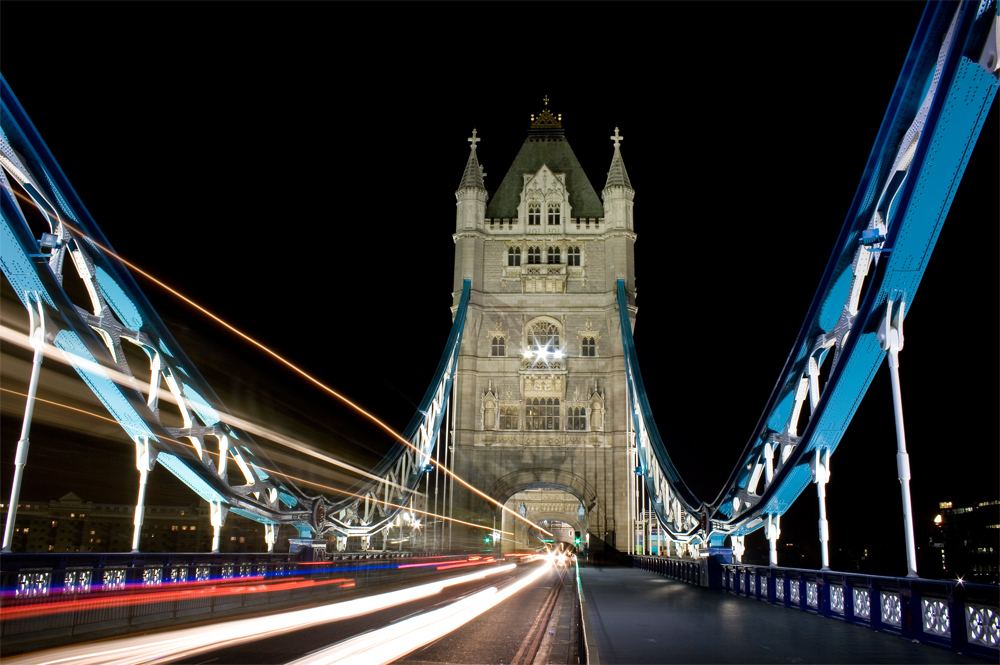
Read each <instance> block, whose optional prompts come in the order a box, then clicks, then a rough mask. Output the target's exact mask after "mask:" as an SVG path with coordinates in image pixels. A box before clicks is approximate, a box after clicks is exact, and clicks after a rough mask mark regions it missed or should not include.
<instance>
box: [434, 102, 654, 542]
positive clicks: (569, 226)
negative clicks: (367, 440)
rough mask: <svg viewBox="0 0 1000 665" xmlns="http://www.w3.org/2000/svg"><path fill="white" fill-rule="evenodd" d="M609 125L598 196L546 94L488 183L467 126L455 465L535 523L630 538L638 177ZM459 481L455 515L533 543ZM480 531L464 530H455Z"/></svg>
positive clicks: (461, 192)
mask: <svg viewBox="0 0 1000 665" xmlns="http://www.w3.org/2000/svg"><path fill="white" fill-rule="evenodd" d="M611 139H612V141H613V143H614V148H613V154H612V158H611V167H610V169H609V171H608V176H607V181H606V183H605V187H604V190H603V192H602V196H601V197H600V198H599V197H598V194H597V192H596V191H595V190H594V187H593V185H591V183H590V180H589V179H588V178H587V175H586V174H585V173H584V171H583V168H582V167H581V165H580V162H579V160H578V159H577V157H576V155H575V154H574V153H573V150H572V148H571V147H570V144H569V142H568V141H567V139H566V135H565V132H564V130H563V127H562V122H561V115H555V114H553V113H552V112H551V111H550V110H549V107H548V99H547V98H546V100H545V108H544V109H543V110H542V112H541V113H540V114H538V115H536V116H532V123H531V127H530V129H529V130H528V136H527V138H526V139H525V141H524V144H523V145H522V146H521V149H520V151H519V152H518V154H517V156H516V157H515V159H514V163H513V164H512V165H511V166H510V168H509V169H508V171H507V173H506V175H505V176H504V177H503V180H502V181H501V183H500V185H499V187H498V188H497V189H496V192H495V193H494V194H493V196H492V197H489V196H488V194H487V190H486V187H485V185H484V181H483V177H484V175H485V174H484V173H483V169H482V167H481V166H480V164H479V160H478V157H477V144H478V143H479V141H480V139H479V137H477V136H476V132H475V130H473V135H472V137H471V138H470V139H469V141H470V142H471V144H472V146H471V152H470V155H469V159H468V163H467V164H466V167H465V171H464V173H463V175H462V180H461V182H460V184H459V187H458V190H457V191H456V193H455V197H456V199H457V215H456V232H455V236H454V239H455V281H454V291H455V298H456V301H455V304H456V305H457V298H458V297H459V295H460V294H461V290H462V283H463V280H465V279H469V280H471V284H472V293H471V300H470V302H469V309H468V315H467V318H466V324H465V325H466V327H465V331H464V334H463V341H462V348H461V356H460V360H459V368H458V372H457V375H456V388H455V390H456V396H455V414H454V425H455V426H454V435H453V436H454V438H453V451H454V464H455V471H456V472H457V473H458V475H459V476H460V477H462V478H464V479H466V480H467V481H468V482H470V483H471V484H472V485H473V486H475V487H477V488H479V489H481V490H482V491H484V492H486V493H488V494H489V495H490V496H492V497H493V498H494V499H496V500H497V501H499V502H501V503H504V504H505V505H506V506H507V507H508V508H510V509H512V510H514V511H520V512H521V514H523V515H526V517H527V518H528V519H530V520H532V521H534V522H536V523H537V522H539V521H541V520H550V523H551V522H552V521H560V522H565V523H566V524H569V525H570V526H571V527H572V530H574V531H579V532H580V533H581V537H582V538H583V539H584V541H585V542H584V545H589V546H590V548H591V549H592V550H599V549H600V548H602V547H604V546H605V545H604V543H606V544H607V546H608V547H612V548H614V547H615V546H616V545H617V546H618V548H623V547H624V546H625V543H626V542H627V538H626V529H627V528H628V527H627V525H628V496H627V492H628V487H629V474H630V473H631V471H632V470H631V468H630V467H629V463H628V459H629V457H628V440H627V432H626V403H625V399H626V387H625V365H624V363H625V360H624V355H623V352H622V345H621V331H620V330H619V325H620V324H619V316H618V312H617V305H616V289H617V280H618V279H624V280H625V283H626V290H627V293H628V295H629V303H630V309H631V311H630V315H631V319H632V320H633V325H634V316H635V307H634V305H633V304H632V303H634V294H635V269H634V250H633V248H634V243H635V238H636V236H635V232H634V230H633V218H632V206H633V198H634V195H635V191H634V190H633V189H632V185H631V183H630V182H629V178H628V173H627V171H626V170H625V164H624V162H623V161H622V155H621V147H620V143H621V141H622V139H623V137H622V136H621V135H620V134H619V132H618V129H617V128H615V133H614V136H612V137H611ZM602 199H603V203H602ZM455 487H456V494H455V497H454V502H455V503H454V516H455V517H456V518H459V519H463V520H466V521H470V522H475V523H479V524H483V525H489V524H491V523H493V524H496V527H497V529H498V530H500V527H501V525H502V530H503V531H507V532H511V533H513V534H514V536H513V537H511V536H503V537H502V539H501V547H502V549H503V551H504V552H508V551H513V550H519V549H520V550H523V549H534V548H536V547H538V546H539V545H540V542H539V540H538V539H537V536H536V535H532V534H531V533H529V531H534V530H533V529H530V528H529V527H527V525H525V524H524V522H522V521H520V520H516V519H515V518H513V517H512V516H510V515H509V514H507V513H501V511H499V510H498V509H496V507H495V506H492V505H490V504H489V503H488V502H486V501H485V500H483V499H482V498H480V497H478V496H475V495H474V494H472V493H471V492H467V491H465V490H464V489H463V488H461V487H460V486H459V485H455ZM453 528H454V529H459V531H453V536H454V535H455V534H458V533H460V532H461V533H463V534H464V530H462V529H464V528H461V529H460V528H459V527H457V526H455V527H453ZM563 532H564V533H565V531H563ZM588 535H589V537H588ZM482 542H483V541H482V538H481V537H480V535H479V534H478V532H477V533H475V534H473V533H472V530H470V532H469V534H468V536H467V539H463V538H453V543H454V544H455V545H456V546H461V545H463V544H465V545H468V546H473V545H474V544H478V545H481V544H482Z"/></svg>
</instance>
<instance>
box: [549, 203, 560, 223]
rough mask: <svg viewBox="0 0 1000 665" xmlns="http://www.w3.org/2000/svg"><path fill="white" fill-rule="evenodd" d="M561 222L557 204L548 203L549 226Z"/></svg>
mask: <svg viewBox="0 0 1000 665" xmlns="http://www.w3.org/2000/svg"><path fill="white" fill-rule="evenodd" d="M560 222H561V220H560V214H559V206H557V205H550V206H549V226H555V225H557V224H559V223H560Z"/></svg>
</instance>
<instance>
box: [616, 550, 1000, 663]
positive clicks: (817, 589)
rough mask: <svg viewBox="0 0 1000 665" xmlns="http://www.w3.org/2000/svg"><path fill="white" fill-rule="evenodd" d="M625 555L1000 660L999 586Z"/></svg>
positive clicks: (728, 588) (740, 592)
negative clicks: (713, 564) (715, 564)
mask: <svg viewBox="0 0 1000 665" xmlns="http://www.w3.org/2000/svg"><path fill="white" fill-rule="evenodd" d="M631 559H632V566H633V567H634V568H640V569H642V570H648V571H651V572H655V573H658V574H660V575H664V576H665V577H670V578H672V579H676V580H680V581H683V582H688V583H690V584H695V585H699V586H708V587H711V588H717V589H721V590H722V591H725V592H728V593H731V594H734V595H737V596H743V597H746V598H753V599H755V600H760V601H763V602H765V603H769V604H771V605H778V606H780V607H788V608H791V609H797V610H799V611H802V612H809V613H812V614H816V615H818V616H823V617H828V618H832V619H837V620H840V621H845V622H847V623H851V624H856V625H860V626H865V627H867V628H871V629H872V630H875V631H879V632H885V633H894V634H896V635H899V636H901V637H904V638H906V639H910V640H917V641H918V642H922V643H925V644H932V645H935V646H939V647H944V648H947V649H951V650H952V651H957V652H961V653H965V654H974V655H977V656H982V657H985V658H990V659H993V660H996V659H997V658H1000V588H998V587H996V586H992V585H988V584H966V583H963V582H959V581H945V580H926V579H920V578H909V577H886V576H881V575H864V574H859V573H843V572H835V571H820V570H806V569H801V568H779V567H777V566H754V565H746V564H725V563H723V564H721V565H718V566H712V565H710V564H711V562H710V561H709V559H708V558H701V559H698V560H696V559H674V558H667V557H658V556H636V557H632V558H631ZM720 576H721V578H720Z"/></svg>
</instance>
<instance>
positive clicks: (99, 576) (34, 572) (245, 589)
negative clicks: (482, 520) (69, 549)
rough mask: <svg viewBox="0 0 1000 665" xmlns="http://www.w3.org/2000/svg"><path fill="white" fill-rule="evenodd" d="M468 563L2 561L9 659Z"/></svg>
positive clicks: (373, 557)
mask: <svg viewBox="0 0 1000 665" xmlns="http://www.w3.org/2000/svg"><path fill="white" fill-rule="evenodd" d="M466 558H467V557H466V556H461V555H444V554H439V553H419V554H415V553H411V552H360V553H350V554H334V555H332V556H331V557H330V559H329V560H327V561H303V560H301V559H300V557H298V556H297V555H293V554H287V553H282V554H265V553H238V554H237V553H232V554H206V553H165V554H3V555H2V556H0V582H2V595H0V639H2V640H3V642H4V652H5V653H11V652H12V650H14V651H16V650H19V648H21V649H31V648H37V647H39V646H51V645H53V644H68V643H72V642H76V641H80V640H81V639H92V638H97V637H107V636H112V635H120V634H126V633H130V632H135V631H137V630H148V629H153V628H158V627H165V626H171V627H176V626H177V625H179V624H182V623H184V622H188V621H201V620H204V619H205V618H208V617H215V616H232V615H237V614H241V613H244V612H249V611H255V610H261V609H272V608H277V607H283V606H291V605H294V604H296V603H299V602H302V601H303V600H310V601H312V600H315V599H317V598H319V597H320V596H322V598H323V599H324V600H328V601H334V600H337V599H339V598H341V597H346V596H347V595H348V594H351V593H357V592H358V590H364V589H368V588H374V587H377V586H380V585H385V584H394V583H398V582H406V583H411V582H413V581H414V580H418V579H421V578H424V577H427V576H429V575H433V574H438V570H437V566H438V565H442V564H444V565H447V564H449V563H455V562H457V561H459V560H460V561H462V562H463V563H465V560H466Z"/></svg>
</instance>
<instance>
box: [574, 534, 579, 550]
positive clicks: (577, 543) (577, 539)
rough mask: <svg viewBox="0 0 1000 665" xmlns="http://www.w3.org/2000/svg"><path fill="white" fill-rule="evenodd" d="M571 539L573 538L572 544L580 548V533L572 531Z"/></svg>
mask: <svg viewBox="0 0 1000 665" xmlns="http://www.w3.org/2000/svg"><path fill="white" fill-rule="evenodd" d="M573 537H574V538H573V542H574V543H576V546H577V547H579V546H580V532H579V531H574V532H573Z"/></svg>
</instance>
